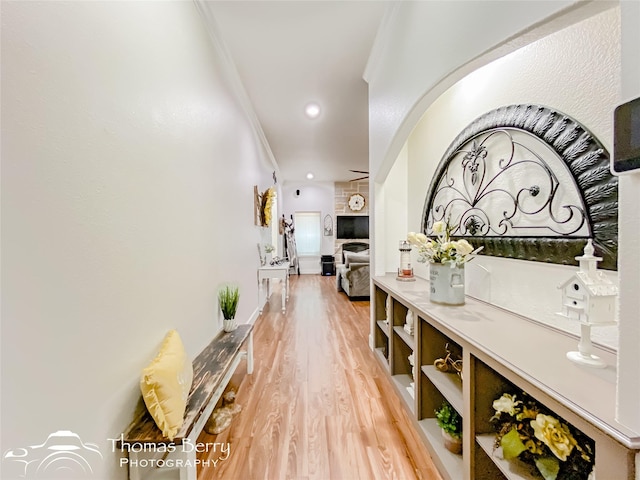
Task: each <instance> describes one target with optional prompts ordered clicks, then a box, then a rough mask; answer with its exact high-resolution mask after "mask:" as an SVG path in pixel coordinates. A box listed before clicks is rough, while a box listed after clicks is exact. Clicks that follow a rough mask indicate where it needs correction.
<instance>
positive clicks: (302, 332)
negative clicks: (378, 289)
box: [199, 275, 440, 480]
mask: <svg viewBox="0 0 640 480" xmlns="http://www.w3.org/2000/svg"><path fill="white" fill-rule="evenodd" d="M278 290H279V289H278V288H277V287H276V291H275V292H274V293H273V294H272V295H271V298H270V302H269V304H268V305H267V306H266V308H265V310H264V313H263V314H262V315H261V316H260V317H259V318H258V320H257V322H256V327H255V330H254V342H255V343H254V352H255V370H254V373H253V375H252V376H244V367H242V366H241V368H240V369H239V374H238V375H236V377H237V381H236V378H234V380H232V383H236V384H238V383H237V382H239V385H238V391H237V402H238V403H240V405H242V407H243V409H242V412H241V413H240V415H239V416H238V417H236V418H235V419H234V421H233V424H232V426H231V428H230V429H228V430H227V431H225V432H223V433H222V434H220V435H218V436H217V437H212V436H208V435H206V434H203V436H201V440H202V441H204V442H229V443H230V454H229V457H228V458H226V459H224V460H219V461H218V462H217V464H216V465H215V466H214V465H213V463H211V465H210V466H209V467H208V468H206V471H204V472H202V473H199V478H200V479H207V480H212V479H234V480H235V479H238V480H240V479H242V480H245V479H258V478H260V479H268V480H275V479H285V478H286V479H318V480H329V479H349V480H351V479H353V480H359V479H366V480H370V479H407V480H410V479H428V480H439V479H440V476H439V475H438V473H437V471H436V469H435V467H434V466H433V464H432V463H431V459H430V458H429V455H428V453H427V451H426V449H425V448H424V446H423V444H422V442H421V441H420V439H419V438H418V436H417V434H416V432H415V430H414V428H413V427H412V426H411V423H410V420H409V419H408V417H407V416H406V414H405V412H404V410H403V409H402V406H401V404H400V403H399V401H398V399H397V397H396V395H395V392H394V391H393V387H392V386H391V384H390V382H389V380H388V376H387V375H386V374H384V372H383V371H382V369H381V368H380V366H379V365H378V363H377V361H376V360H375V358H374V356H373V353H372V352H371V350H370V349H369V347H368V335H369V302H368V301H353V302H352V301H349V300H348V298H347V297H346V296H345V295H344V294H342V293H338V292H336V289H335V277H322V276H316V275H302V276H297V275H292V276H291V295H290V300H289V303H288V305H287V313H286V314H284V315H283V314H282V313H281V310H280V308H281V305H280V295H279V294H278ZM234 381H235V382H234ZM218 457H220V452H216V453H213V454H211V456H210V458H211V459H215V458H218Z"/></svg>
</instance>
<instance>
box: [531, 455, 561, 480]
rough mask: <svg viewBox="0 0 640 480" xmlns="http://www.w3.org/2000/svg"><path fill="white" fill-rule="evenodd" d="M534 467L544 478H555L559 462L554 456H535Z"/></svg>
mask: <svg viewBox="0 0 640 480" xmlns="http://www.w3.org/2000/svg"><path fill="white" fill-rule="evenodd" d="M536 467H538V471H539V472H540V473H541V474H542V476H543V477H544V480H556V477H557V476H558V472H559V471H560V462H559V461H558V459H557V458H556V457H540V458H536Z"/></svg>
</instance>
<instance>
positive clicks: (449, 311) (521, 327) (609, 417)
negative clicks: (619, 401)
mask: <svg viewBox="0 0 640 480" xmlns="http://www.w3.org/2000/svg"><path fill="white" fill-rule="evenodd" d="M373 281H374V283H375V284H377V285H378V286H379V287H381V288H382V289H383V290H385V291H387V292H388V293H391V294H392V295H393V296H394V297H396V298H397V299H398V300H400V301H401V302H402V303H404V304H405V305H407V306H410V307H411V308H413V309H414V310H416V311H417V312H418V314H419V315H422V316H423V317H424V316H427V317H429V318H431V319H432V320H433V321H434V322H435V323H436V324H439V325H441V326H442V327H444V328H445V329H448V330H450V331H451V332H452V333H454V334H455V335H457V336H458V337H460V339H462V340H463V341H464V342H466V343H468V344H470V345H471V346H473V347H474V348H476V349H477V350H479V351H481V352H483V353H484V354H486V355H487V356H489V357H491V358H493V359H494V360H496V361H497V362H499V363H500V364H502V365H504V366H505V367H507V368H508V369H509V370H512V371H514V372H515V373H516V374H518V375H519V376H520V377H522V378H523V379H525V380H526V381H527V382H529V383H531V384H532V385H535V386H536V387H537V388H539V389H540V390H542V391H543V392H545V393H546V394H548V395H549V396H551V397H552V398H554V399H555V400H557V401H558V402H559V403H561V404H563V405H565V406H566V407H567V408H568V409H569V410H571V411H573V412H574V413H576V414H577V415H579V416H581V417H582V418H585V419H586V420H587V421H589V422H590V423H592V424H593V425H595V426H596V427H597V428H598V429H600V430H602V431H603V432H605V433H606V434H608V435H610V436H612V437H613V438H615V439H616V440H618V441H619V442H620V443H622V444H623V445H625V446H626V447H628V448H632V449H640V434H639V433H638V432H634V431H632V430H630V429H629V428H627V427H625V426H624V425H622V424H620V423H618V422H617V421H616V419H615V405H616V356H615V355H614V354H612V353H611V352H608V351H605V350H602V349H599V348H597V347H594V354H596V355H598V356H599V357H601V358H602V359H603V360H604V361H605V362H606V363H607V365H608V366H607V367H606V368H603V369H594V368H589V367H583V366H580V365H577V364H575V363H573V362H571V361H570V360H568V359H567V358H566V353H567V352H569V351H575V350H577V349H578V340H577V339H576V338H575V337H574V336H572V335H570V334H568V333H564V332H561V331H558V330H555V329H553V328H551V327H549V326H548V325H544V324H541V323H539V322H536V321H534V320H530V319H527V318H525V317H522V316H519V315H517V314H514V313H511V312H508V311H505V310H503V309H501V308H498V307H495V306H492V305H489V304H487V303H484V302H481V301H479V300H475V299H473V298H470V297H467V298H466V303H465V305H463V306H457V307H454V306H444V305H439V304H435V303H431V302H430V301H429V293H428V292H429V282H428V281H427V280H424V279H421V278H416V281H415V282H400V281H398V280H396V275H395V274H393V273H388V274H387V275H385V276H377V277H373Z"/></svg>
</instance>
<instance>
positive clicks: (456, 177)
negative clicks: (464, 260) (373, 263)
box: [422, 105, 618, 270]
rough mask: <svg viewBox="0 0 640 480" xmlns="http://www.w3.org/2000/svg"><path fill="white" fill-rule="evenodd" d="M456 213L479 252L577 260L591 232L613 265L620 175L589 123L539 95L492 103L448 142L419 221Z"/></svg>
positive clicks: (461, 232) (461, 230)
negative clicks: (525, 101) (533, 101)
mask: <svg viewBox="0 0 640 480" xmlns="http://www.w3.org/2000/svg"><path fill="white" fill-rule="evenodd" d="M445 219H450V222H452V223H453V224H454V231H453V236H455V237H458V238H465V237H466V238H468V237H473V245H474V246H480V245H483V246H484V250H483V252H482V253H483V254H485V255H493V256H501V257H509V258H519V259H523V260H536V261H542V262H549V263H562V264H570V265H576V264H577V262H576V261H575V259H574V257H575V256H577V255H580V254H581V253H582V250H583V248H584V245H585V243H586V239H587V238H590V237H591V238H593V240H594V245H595V246H596V250H597V253H598V254H599V255H600V256H602V257H603V259H604V260H603V262H602V263H601V267H603V268H607V269H613V270H615V269H616V267H617V249H618V181H617V178H616V177H614V176H612V175H611V173H610V171H609V154H608V152H607V151H606V149H605V148H604V147H603V146H602V144H601V143H600V142H599V141H598V140H597V139H596V138H595V137H594V136H593V135H591V134H590V133H589V132H588V131H587V130H586V128H585V127H584V126H582V125H581V124H580V123H578V122H577V121H575V120H574V119H572V118H570V117H568V116H567V115H564V114H562V113H560V112H557V111H554V110H551V109H549V108H546V107H542V106H539V105H510V106H507V107H501V108H498V109H496V110H492V111H491V112H488V113H486V114H484V115H482V116H481V117H479V118H477V119H476V120H475V121H474V122H473V123H471V124H470V125H469V126H468V127H467V128H465V129H464V130H463V131H462V132H461V133H460V134H459V135H458V136H457V137H456V139H455V140H454V141H453V143H452V144H451V145H450V146H449V148H448V149H447V151H446V153H445V155H444V156H443V159H442V160H441V161H440V163H439V164H438V167H437V169H436V173H435V175H434V177H433V180H432V182H431V186H430V187H429V192H428V194H427V198H426V201H425V209H424V213H423V222H422V230H423V231H424V233H426V234H427V235H430V234H431V233H432V232H431V227H432V225H433V223H434V222H435V221H438V220H445Z"/></svg>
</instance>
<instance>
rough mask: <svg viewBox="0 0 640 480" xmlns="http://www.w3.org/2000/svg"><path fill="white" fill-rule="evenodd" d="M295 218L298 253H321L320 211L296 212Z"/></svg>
mask: <svg viewBox="0 0 640 480" xmlns="http://www.w3.org/2000/svg"><path fill="white" fill-rule="evenodd" d="M293 218H294V227H295V236H296V246H297V249H298V255H320V241H321V239H322V237H321V235H322V232H321V230H320V212H296V213H295V214H294V217H293Z"/></svg>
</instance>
